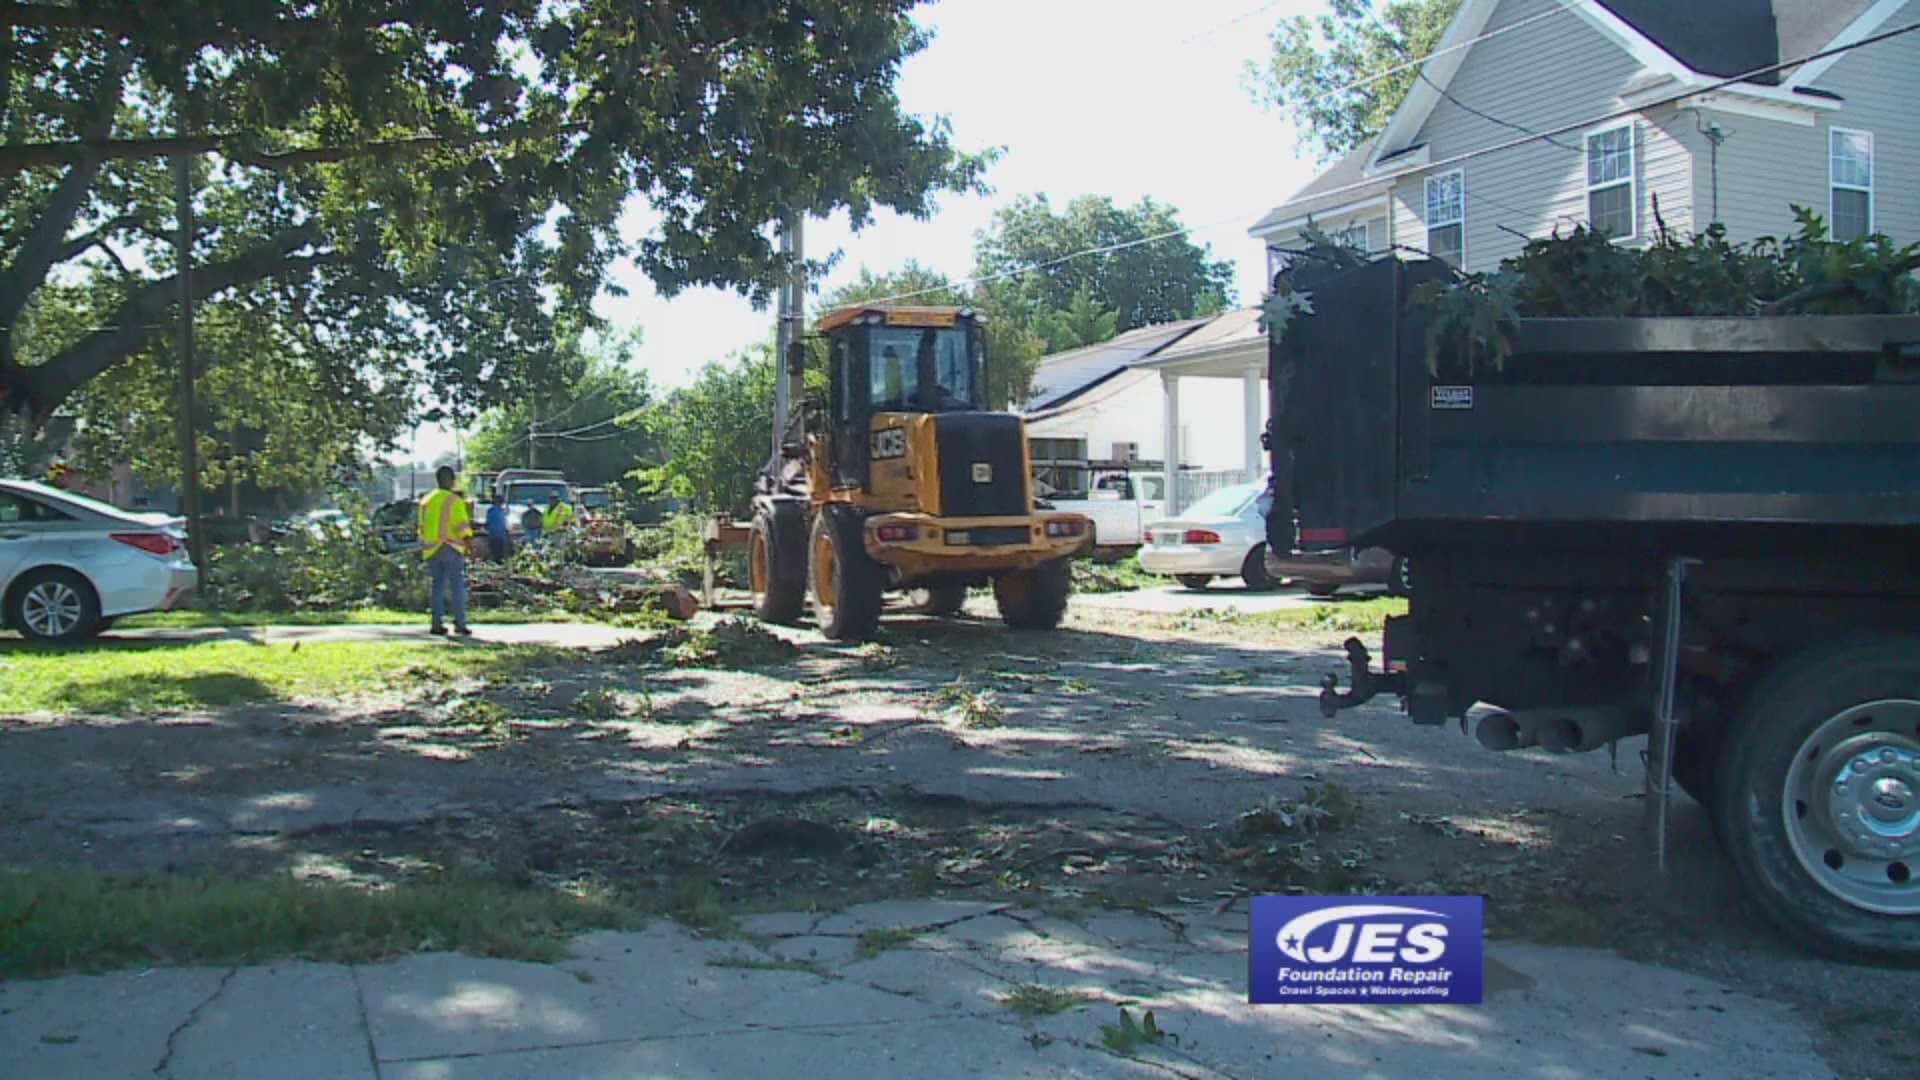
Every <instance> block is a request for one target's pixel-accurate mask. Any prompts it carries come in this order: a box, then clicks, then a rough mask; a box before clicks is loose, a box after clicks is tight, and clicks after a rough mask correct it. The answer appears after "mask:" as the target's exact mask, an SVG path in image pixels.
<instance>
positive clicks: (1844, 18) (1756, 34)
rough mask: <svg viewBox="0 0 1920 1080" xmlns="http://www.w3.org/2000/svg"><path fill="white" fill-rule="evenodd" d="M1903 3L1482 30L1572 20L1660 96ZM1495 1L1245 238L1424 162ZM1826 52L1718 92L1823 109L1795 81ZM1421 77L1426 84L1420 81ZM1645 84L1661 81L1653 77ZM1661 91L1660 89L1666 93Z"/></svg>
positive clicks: (1848, 2) (1881, 0)
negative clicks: (1449, 92) (1368, 132)
mask: <svg viewBox="0 0 1920 1080" xmlns="http://www.w3.org/2000/svg"><path fill="white" fill-rule="evenodd" d="M1907 2H1908V0H1568V2H1565V5H1564V6H1562V7H1556V8H1550V9H1548V10H1546V11H1543V12H1540V13H1538V14H1534V15H1529V16H1527V17H1526V18H1524V19H1521V20H1519V21H1517V22H1514V23H1509V24H1506V26H1504V27H1502V28H1500V29H1497V30H1494V31H1492V32H1491V33H1494V34H1499V33H1506V32H1507V31H1508V30H1514V29H1519V28H1521V27H1522V26H1526V25H1530V24H1533V23H1535V22H1539V23H1542V24H1544V26H1545V27H1546V29H1547V30H1548V31H1551V29H1552V27H1553V25H1554V23H1555V21H1556V20H1557V19H1558V18H1560V17H1562V16H1567V15H1572V16H1578V17H1579V18H1580V19H1582V20H1583V21H1584V22H1586V23H1587V24H1588V25H1589V26H1591V27H1592V28H1593V29H1595V30H1597V31H1599V32H1600V34H1601V35H1602V36H1604V37H1605V38H1607V39H1608V40H1609V41H1611V42H1613V43H1614V44H1615V45H1617V46H1618V47H1620V48H1621V49H1623V50H1625V51H1626V52H1627V53H1628V54H1629V55H1630V56H1632V57H1633V58H1634V60H1635V61H1637V62H1638V63H1639V64H1640V65H1641V66H1642V67H1643V68H1645V69H1647V70H1648V72H1649V73H1650V74H1652V75H1655V76H1665V77H1666V79H1665V80H1662V82H1664V83H1665V84H1666V86H1665V87H1663V89H1662V92H1663V93H1668V94H1671V92H1672V91H1673V90H1679V91H1684V90H1685V89H1686V88H1687V84H1689V83H1692V84H1696V85H1701V86H1706V85H1709V84H1712V83H1714V82H1715V81H1717V80H1724V79H1730V78H1734V77H1736V76H1739V75H1743V74H1745V73H1747V72H1750V71H1756V70H1758V69H1760V68H1765V67H1772V66H1775V65H1778V64H1780V63H1782V62H1784V61H1787V60H1792V59H1796V58H1799V57H1803V56H1810V55H1813V54H1815V53H1818V52H1823V51H1826V50H1830V49H1832V48H1834V47H1836V46H1839V45H1845V44H1848V43H1851V42H1854V41H1858V40H1860V39H1862V38H1864V37H1866V36H1868V35H1869V34H1871V33H1873V32H1874V31H1875V30H1877V29H1879V27H1880V25H1881V24H1882V23H1884V22H1886V21H1887V20H1888V19H1890V18H1892V17H1893V16H1894V15H1895V14H1896V13H1897V12H1899V11H1900V10H1901V9H1902V8H1904V7H1905V6H1906V4H1907ZM1499 4H1500V0H1464V2H1463V3H1462V4H1461V5H1460V8H1459V10H1458V11H1456V12H1455V13H1454V17H1453V21H1452V22H1450V23H1448V24H1447V29H1446V32H1445V33H1444V34H1443V35H1442V36H1441V38H1440V41H1439V43H1438V44H1437V45H1436V46H1435V51H1434V55H1433V58H1432V59H1430V60H1428V61H1427V63H1426V64H1425V65H1424V67H1423V68H1422V70H1423V72H1424V73H1425V75H1426V78H1425V79H1421V80H1419V81H1417V82H1415V83H1414V84H1413V86H1412V87H1411V88H1410V89H1409V90H1408V92H1407V96H1406V99H1405V100H1404V101H1402V102H1401V103H1400V107H1399V108H1398V109H1396V110H1395V111H1394V114H1393V117H1392V118H1391V119H1390V120H1389V121H1388V123H1387V127H1386V129H1385V130H1384V131H1382V132H1381V133H1380V134H1379V135H1377V136H1375V137H1373V138H1371V139H1368V140H1367V141H1366V142H1363V143H1361V144H1360V145H1359V146H1358V147H1357V148H1355V149H1354V150H1353V151H1352V152H1351V153H1349V154H1347V155H1346V156H1344V157H1342V158H1341V159H1340V160H1338V161H1336V162H1334V164H1333V165H1331V166H1330V167H1328V168H1327V169H1326V170H1324V171H1322V172H1321V173H1320V174H1319V175H1318V176H1315V177H1314V178H1313V180H1312V181H1310V182H1309V183H1307V184H1306V186H1304V187H1302V188H1301V189H1300V190H1299V191H1297V192H1295V193H1294V194H1293V195H1292V196H1291V197H1289V198H1288V199H1286V200H1285V201H1284V202H1282V203H1281V204H1280V205H1278V206H1276V207H1274V208H1273V209H1272V210H1270V211H1268V212H1267V213H1266V214H1265V215H1264V216H1262V217H1261V218H1260V220H1259V221H1257V222H1255V223H1254V224H1253V226H1252V227H1250V228H1249V229H1248V230H1247V231H1248V233H1249V234H1250V235H1253V236H1256V237H1258V236H1265V235H1268V234H1270V233H1273V232H1278V231H1280V230H1281V229H1282V228H1284V227H1287V226H1290V225H1292V224H1294V223H1295V222H1297V221H1299V220H1300V219H1302V218H1304V217H1306V216H1308V215H1317V214H1324V213H1326V212H1328V211H1330V210H1334V209H1339V208H1342V207H1345V206H1348V205H1350V204H1353V203H1355V202H1357V201H1361V200H1364V199H1367V198H1370V197H1372V196H1373V195H1374V193H1375V188H1374V184H1373V181H1375V180H1378V181H1379V187H1380V188H1381V189H1384V188H1385V187H1386V186H1387V185H1388V184H1389V183H1390V182H1391V181H1392V180H1393V179H1394V176H1393V175H1391V174H1393V173H1395V172H1397V171H1401V170H1399V169H1398V168H1397V166H1399V165H1401V164H1405V165H1406V166H1408V167H1413V168H1418V167H1419V166H1421V165H1424V164H1425V162H1424V161H1423V160H1419V159H1417V158H1416V157H1415V155H1414V152H1415V151H1417V150H1420V149H1421V144H1420V143H1417V142H1415V141H1414V139H1415V138H1416V137H1417V136H1418V135H1419V133H1420V130H1421V128H1422V127H1423V126H1424V125H1425V124H1426V121H1427V117H1428V116H1429V115H1431V114H1432V112H1433V109H1434V107H1435V106H1436V105H1437V104H1438V103H1439V102H1440V100H1441V99H1442V93H1443V91H1444V89H1445V88H1446V86H1447V84H1448V83H1450V82H1451V81H1452V80H1453V77H1454V75H1455V74H1457V73H1458V72H1459V70H1460V66H1461V65H1462V64H1463V63H1465V61H1466V57H1467V54H1468V53H1470V52H1472V51H1473V50H1472V45H1473V44H1474V43H1475V42H1476V41H1477V40H1478V39H1480V38H1481V37H1482V36H1483V35H1486V34H1488V33H1489V32H1488V31H1487V29H1486V28H1487V24H1488V22H1489V21H1490V20H1491V18H1492V16H1493V13H1494V11H1495V9H1496V8H1498V7H1499ZM1835 59H1837V57H1828V58H1826V59H1823V60H1816V61H1813V62H1811V63H1808V64H1804V65H1802V66H1800V67H1799V68H1797V69H1790V70H1788V71H1781V72H1769V73H1767V74H1763V75H1758V76H1755V77H1753V78H1752V79H1749V80H1747V81H1745V82H1743V83H1740V84H1738V85H1736V86H1733V87H1727V88H1725V89H1723V90H1722V91H1720V93H1722V94H1735V95H1741V94H1744V95H1751V96H1755V97H1760V98H1762V99H1764V100H1766V101H1768V102H1772V103H1774V104H1775V105H1786V106H1788V107H1789V108H1795V109H1810V108H1833V107H1836V106H1837V104H1838V103H1837V102H1836V101H1834V100H1832V99H1831V97H1830V96H1822V95H1819V93H1818V91H1815V90H1813V89H1812V88H1810V87H1808V86H1807V85H1806V84H1807V83H1809V82H1811V81H1812V80H1814V79H1816V78H1818V77H1819V76H1820V75H1821V74H1822V73H1823V72H1825V71H1826V70H1827V68H1828V67H1830V66H1831V65H1832V64H1833V62H1834V60H1835ZM1429 80H1431V81H1429ZM1654 85H1660V84H1659V83H1656V84H1654ZM1669 88H1670V89H1669Z"/></svg>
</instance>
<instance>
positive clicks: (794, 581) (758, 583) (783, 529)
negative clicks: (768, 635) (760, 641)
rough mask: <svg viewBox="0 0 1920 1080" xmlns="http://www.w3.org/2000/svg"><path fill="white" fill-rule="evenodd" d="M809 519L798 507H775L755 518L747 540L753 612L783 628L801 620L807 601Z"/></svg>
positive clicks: (756, 514)
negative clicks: (801, 611) (807, 519)
mask: <svg viewBox="0 0 1920 1080" xmlns="http://www.w3.org/2000/svg"><path fill="white" fill-rule="evenodd" d="M806 527H807V523H806V517H805V515H804V514H802V513H801V512H800V509H799V507H797V506H796V507H792V508H788V507H784V506H774V507H772V508H768V509H762V510H760V511H759V512H758V513H755V514H754V515H753V533H752V536H751V537H750V538H749V539H748V541H747V568H748V573H749V575H750V577H751V578H752V588H753V613H754V614H755V615H758V616H760V618H761V619H762V620H764V621H766V622H770V623H780V624H782V625H785V624H789V623H794V622H797V621H799V619H800V609H801V608H802V607H803V606H805V604H806V600H807V533H806Z"/></svg>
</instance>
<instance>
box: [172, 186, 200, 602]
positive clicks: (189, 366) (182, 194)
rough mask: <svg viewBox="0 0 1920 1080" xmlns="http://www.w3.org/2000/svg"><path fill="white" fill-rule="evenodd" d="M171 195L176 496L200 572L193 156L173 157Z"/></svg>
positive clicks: (188, 543) (190, 548) (189, 545)
mask: <svg viewBox="0 0 1920 1080" xmlns="http://www.w3.org/2000/svg"><path fill="white" fill-rule="evenodd" d="M173 197H174V205H175V207H176V210H177V213H178V215H179V227H178V230H177V232H176V235H175V237H174V247H175V251H176V255H177V261H178V262H179V264H180V265H179V268H178V270H177V276H178V277H179V279H180V341H179V351H180V500H181V504H182V505H181V509H182V510H183V511H185V514H186V518H187V554H188V555H189V556H190V557H191V558H192V559H193V564H194V565H195V566H197V567H199V568H200V570H201V572H202V573H205V572H206V569H207V539H206V534H205V531H204V530H202V529H201V528H200V445H199V432H198V430H197V428H198V425H197V423H196V418H197V415H198V410H197V409H196V407H195V403H194V376H195V372H194V356H193V157H192V155H190V154H184V153H182V154H175V155H174V157H173Z"/></svg>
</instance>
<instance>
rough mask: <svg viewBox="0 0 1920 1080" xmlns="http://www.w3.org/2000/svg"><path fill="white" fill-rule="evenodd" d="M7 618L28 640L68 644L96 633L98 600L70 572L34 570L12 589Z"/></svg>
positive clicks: (78, 578)
mask: <svg viewBox="0 0 1920 1080" xmlns="http://www.w3.org/2000/svg"><path fill="white" fill-rule="evenodd" d="M7 616H8V621H9V622H11V623H12V624H13V627H14V629H16V630H18V631H20V632H21V633H22V634H24V635H26V637H27V638H28V639H29V640H32V641H46V642H53V643H56V644H62V645H65V644H71V643H73V642H76V641H85V640H86V639H87V638H90V637H92V636H93V635H94V634H96V633H98V632H99V628H100V600H99V598H98V597H97V596H95V595H94V592H93V586H92V585H91V584H89V583H88V582H87V579H86V578H83V577H81V576H80V575H79V574H76V573H74V572H73V571H71V570H36V571H34V572H33V573H31V574H28V575H26V576H25V577H23V578H21V579H20V584H18V585H16V586H14V589H13V598H12V602H11V603H10V604H9V605H8V611H7Z"/></svg>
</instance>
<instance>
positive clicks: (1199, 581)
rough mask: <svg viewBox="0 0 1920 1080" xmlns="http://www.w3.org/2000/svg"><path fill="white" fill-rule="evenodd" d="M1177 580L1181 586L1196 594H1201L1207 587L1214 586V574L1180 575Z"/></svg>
mask: <svg viewBox="0 0 1920 1080" xmlns="http://www.w3.org/2000/svg"><path fill="white" fill-rule="evenodd" d="M1177 580H1178V581H1179V582H1180V584H1182V585H1184V586H1186V587H1187V588H1189V589H1192V590H1193V591H1194V592H1200V591H1202V590H1204V589H1205V588H1206V587H1207V586H1209V585H1211V584H1213V575H1212V574H1180V575H1178V579H1177Z"/></svg>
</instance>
